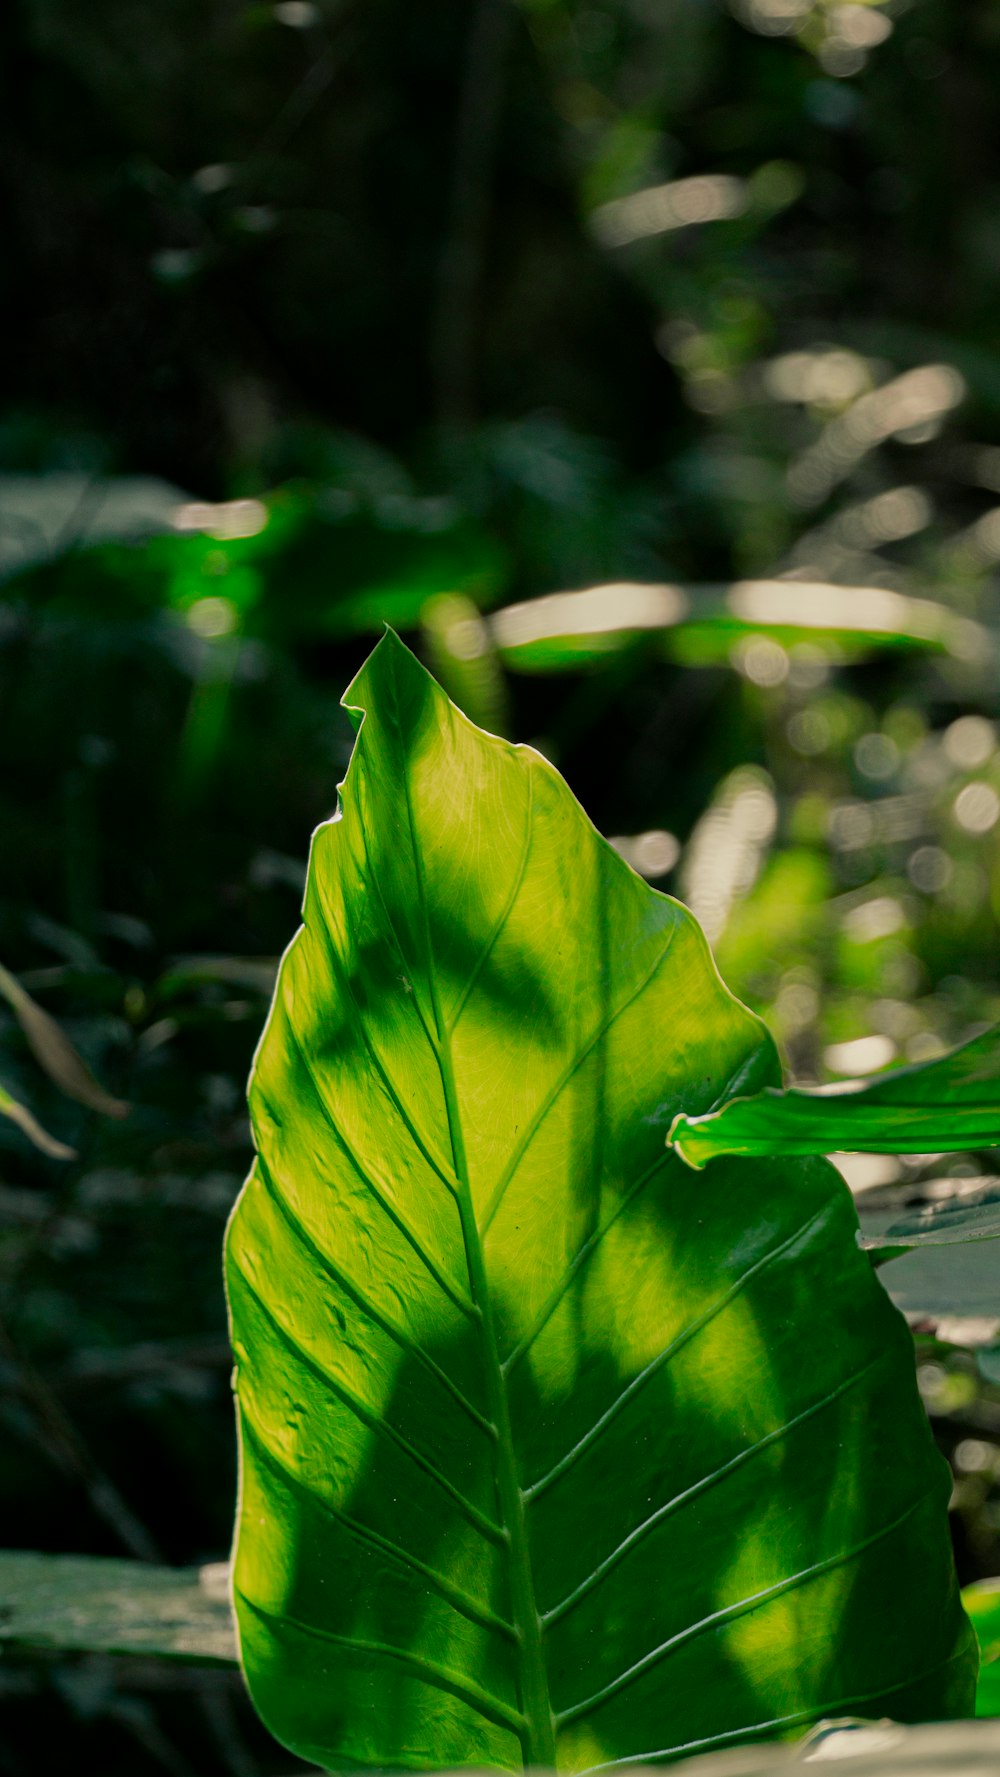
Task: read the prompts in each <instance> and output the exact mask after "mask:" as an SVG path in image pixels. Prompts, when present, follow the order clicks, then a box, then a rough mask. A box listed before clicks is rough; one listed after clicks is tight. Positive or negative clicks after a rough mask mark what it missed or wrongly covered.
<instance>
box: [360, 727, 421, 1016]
mask: <svg viewBox="0 0 1000 1777" xmlns="http://www.w3.org/2000/svg"><path fill="white" fill-rule="evenodd" d="M363 738H364V730H362V739H363ZM359 814H360V811H359ZM358 825H359V827H360V829H361V843H362V846H363V847H364V853H365V867H366V869H367V872H368V881H369V882H370V884H371V886H372V890H373V892H374V895H375V899H376V900H377V902H378V904H379V906H380V907H381V909H382V914H383V917H384V919H385V924H386V930H387V931H388V933H389V936H390V938H391V939H392V942H393V944H394V945H395V947H396V955H397V956H398V957H399V960H400V962H401V963H402V965H403V972H404V974H405V976H406V979H407V980H408V981H409V983H410V986H411V988H412V997H413V1004H414V1006H415V1007H416V1010H417V1017H418V1018H419V1019H420V1022H421V1024H422V1025H423V1027H424V1034H425V1035H426V1037H427V1041H428V1042H429V1043H430V1046H431V1048H432V1049H433V1048H435V1047H436V1043H437V1036H436V1033H435V1032H434V1031H433V1030H432V1029H431V1026H430V1024H429V1023H428V1020H427V1014H426V1012H425V1011H424V1008H423V1006H422V1005H421V1004H420V995H419V994H418V992H417V984H416V982H415V981H414V980H413V978H412V977H413V968H412V966H411V964H410V963H409V962H408V961H407V957H406V952H405V950H404V949H403V945H402V942H401V940H400V936H399V933H398V932H397V930H396V922H395V920H394V919H393V917H392V914H391V913H390V912H389V905H388V902H387V901H386V898H385V896H384V894H383V893H382V884H381V882H380V880H379V875H378V871H377V870H376V869H375V867H374V865H373V863H372V855H371V851H370V849H369V845H368V824H367V822H366V821H365V820H364V819H363V818H359V821H358Z"/></svg>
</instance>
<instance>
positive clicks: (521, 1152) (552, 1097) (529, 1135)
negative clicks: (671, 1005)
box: [480, 920, 677, 1236]
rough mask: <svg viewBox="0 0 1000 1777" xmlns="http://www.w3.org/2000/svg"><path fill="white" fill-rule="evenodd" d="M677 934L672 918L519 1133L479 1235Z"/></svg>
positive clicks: (658, 966)
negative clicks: (646, 961) (637, 977)
mask: <svg viewBox="0 0 1000 1777" xmlns="http://www.w3.org/2000/svg"><path fill="white" fill-rule="evenodd" d="M676 934H677V923H676V920H675V922H674V924H673V925H672V926H671V928H670V934H669V936H668V938H667V942H666V944H665V945H664V947H663V949H662V950H661V951H660V953H659V955H658V956H657V958H656V961H655V962H654V963H653V966H652V968H651V969H650V970H649V971H648V973H647V974H645V975H644V976H643V978H642V980H641V981H640V983H639V985H638V987H636V988H635V989H634V990H633V992H632V993H630V994H629V995H628V997H627V998H626V999H624V1000H623V1001H622V1003H621V1005H620V1006H616V1007H615V1008H614V1011H612V1012H609V1013H608V1015H607V1017H606V1018H603V1019H602V1020H601V1023H600V1025H599V1026H598V1028H597V1029H596V1030H595V1031H594V1032H593V1034H592V1035H591V1036H590V1037H588V1039H587V1041H586V1043H585V1044H584V1045H583V1047H582V1049H579V1050H578V1051H577V1053H576V1055H575V1056H574V1057H573V1060H572V1061H571V1062H570V1064H569V1066H568V1067H566V1068H565V1069H564V1070H563V1073H562V1074H561V1075H560V1077H559V1079H558V1080H557V1081H556V1083H555V1085H554V1086H553V1087H552V1088H551V1090H550V1091H549V1093H548V1094H547V1095H546V1097H545V1098H544V1099H543V1100H542V1103H541V1104H540V1105H539V1107H538V1110H537V1111H536V1112H535V1115H534V1116H533V1118H532V1119H531V1122H530V1123H529V1124H528V1127H527V1129H526V1130H525V1132H524V1135H523V1136H522V1138H521V1140H520V1141H519V1142H518V1144H517V1146H516V1147H515V1149H514V1151H513V1153H512V1154H511V1157H510V1160H509V1161H508V1163H507V1165H506V1167H505V1168H504V1171H503V1173H502V1174H501V1176H500V1179H499V1181H498V1183H497V1185H496V1187H495V1189H494V1192H493V1196H492V1197H491V1199H490V1201H489V1204H488V1205H487V1209H486V1214H485V1215H484V1217H483V1220H482V1223H481V1225H480V1234H482V1235H484V1236H485V1234H486V1233H487V1231H488V1230H489V1228H490V1225H491V1223H492V1221H493V1218H494V1216H495V1215H496V1213H497V1210H498V1209H499V1208H500V1205H501V1203H502V1202H503V1199H504V1196H505V1194H506V1191H507V1187H508V1185H509V1184H510V1182H511V1180H512V1178H513V1177H514V1174H515V1173H516V1172H517V1169H518V1167H519V1166H520V1164H521V1161H522V1160H523V1159H524V1156H525V1154H526V1153H527V1151H528V1148H529V1147H530V1145H531V1143H532V1142H533V1141H534V1139H535V1136H536V1135H537V1134H538V1131H539V1129H540V1128H541V1126H542V1124H543V1123H544V1121H545V1119H546V1117H547V1116H548V1114H549V1112H550V1111H551V1110H552V1108H553V1106H554V1105H555V1104H556V1103H557V1102H558V1100H559V1098H560V1097H561V1095H562V1093H563V1092H564V1091H565V1089H566V1087H567V1086H568V1085H569V1082H570V1081H571V1080H572V1078H573V1076H574V1074H576V1073H578V1072H579V1070H580V1068H581V1067H582V1066H583V1064H584V1062H585V1061H586V1059H587V1057H588V1055H590V1054H592V1053H593V1051H594V1049H596V1047H597V1045H598V1043H599V1042H600V1041H601V1039H602V1037H606V1036H607V1034H608V1031H609V1030H610V1029H611V1026H612V1025H613V1024H614V1023H615V1021H616V1020H617V1019H618V1018H621V1017H622V1016H623V1014H624V1013H625V1012H627V1011H628V1009H629V1007H630V1006H633V1005H634V1004H635V1002H636V1000H637V999H638V998H639V997H640V995H641V994H643V993H645V991H646V988H647V987H648V986H649V984H650V982H651V981H652V980H653V977H654V976H655V975H656V974H658V972H659V970H660V969H661V968H662V966H663V964H664V962H665V961H666V958H667V955H668V952H669V950H670V947H671V945H672V944H673V941H674V938H675V937H676Z"/></svg>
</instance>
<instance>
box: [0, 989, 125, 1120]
mask: <svg viewBox="0 0 1000 1777" xmlns="http://www.w3.org/2000/svg"><path fill="white" fill-rule="evenodd" d="M0 996H2V997H3V998H4V999H5V1000H6V1001H7V1004H8V1006H9V1007H10V1009H11V1011H12V1012H13V1014H14V1017H15V1018H16V1019H17V1022H18V1024H19V1025H20V1026H21V1029H22V1030H23V1032H24V1034H25V1036H26V1038H27V1040H28V1045H29V1047H30V1049H31V1053H32V1054H33V1055H34V1057H35V1060H36V1061H37V1062H38V1064H39V1066H40V1067H42V1068H44V1070H45V1072H46V1073H47V1074H48V1076H49V1079H50V1080H53V1081H54V1082H55V1084H56V1085H57V1086H58V1087H59V1089H60V1091H62V1092H65V1094H66V1096H67V1098H73V1099H75V1100H76V1102H77V1104H83V1105H86V1106H87V1109H88V1110H91V1111H99V1112H100V1113H101V1115H102V1117H127V1116H128V1110H129V1107H128V1105H127V1104H125V1103H124V1101H123V1100H122V1099H120V1098H113V1097H112V1096H111V1094H110V1092H105V1090H104V1087H103V1086H102V1085H101V1084H100V1083H99V1081H97V1080H95V1079H94V1076H93V1074H92V1073H91V1071H90V1069H89V1067H88V1066H87V1064H86V1062H85V1061H84V1060H83V1058H82V1056H81V1055H79V1054H78V1053H77V1051H76V1050H75V1049H74V1047H73V1045H72V1043H71V1042H70V1040H69V1038H68V1037H67V1035H66V1033H65V1032H64V1031H63V1030H62V1029H61V1028H60V1026H59V1025H58V1024H57V1023H56V1021H55V1019H54V1018H52V1017H50V1015H49V1013H48V1012H44V1011H43V1010H42V1008H41V1006H40V1005H38V1003H37V1001H36V1000H33V999H32V997H31V995H30V993H28V992H27V990H26V989H25V988H24V987H22V986H21V983H20V981H18V980H17V978H16V977H15V976H14V975H12V974H11V973H10V971H9V970H8V969H5V968H4V967H3V966H2V964H0ZM10 1114H11V1113H10V1112H9V1111H8V1113H7V1115H8V1116H9V1115H10ZM32 1120H33V1119H32ZM36 1128H37V1125H36ZM32 1140H35V1137H34V1136H32ZM38 1145H41V1144H38ZM56 1145H57V1146H59V1145H61V1144H59V1143H57V1144H56Z"/></svg>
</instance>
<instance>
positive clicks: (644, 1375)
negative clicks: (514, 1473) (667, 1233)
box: [524, 1203, 830, 1500]
mask: <svg viewBox="0 0 1000 1777" xmlns="http://www.w3.org/2000/svg"><path fill="white" fill-rule="evenodd" d="M829 1211H830V1205H829V1204H827V1203H824V1204H822V1205H821V1207H820V1208H819V1209H818V1210H817V1211H816V1214H815V1215H814V1216H810V1218H809V1220H808V1221H807V1222H803V1223H802V1225H801V1226H800V1227H798V1228H796V1229H795V1230H794V1232H793V1233H791V1234H789V1235H788V1237H787V1238H786V1239H785V1240H782V1241H781V1242H780V1244H779V1245H778V1246H775V1247H772V1248H771V1250H770V1252H767V1253H764V1254H763V1256H762V1257H761V1258H759V1259H757V1260H756V1261H755V1262H754V1264H752V1265H750V1266H749V1267H748V1269H747V1270H746V1271H744V1272H743V1273H742V1275H741V1276H740V1277H738V1278H737V1279H736V1282H735V1283H733V1284H731V1285H730V1287H729V1289H728V1290H726V1292H725V1294H724V1295H722V1296H719V1297H718V1298H717V1300H716V1301H714V1302H712V1303H710V1304H709V1306H708V1307H707V1308H706V1309H705V1310H704V1312H703V1313H702V1314H700V1315H698V1317H697V1319H696V1320H693V1321H692V1322H691V1323H690V1325H689V1326H686V1327H685V1328H684V1331H683V1332H682V1333H678V1335H677V1337H676V1339H672V1340H671V1341H670V1344H669V1345H666V1346H664V1348H663V1350H662V1351H661V1352H659V1353H658V1355H657V1356H656V1357H654V1358H653V1359H652V1361H651V1362H650V1363H648V1364H647V1365H646V1367H645V1369H644V1370H640V1372H639V1374H638V1376H633V1378H632V1380H631V1382H630V1383H629V1384H628V1386H627V1387H626V1388H623V1389H622V1392H621V1394H620V1395H619V1396H618V1399H617V1400H616V1401H613V1402H612V1404H611V1406H610V1407H608V1409H607V1411H606V1412H604V1413H602V1414H601V1417H600V1418H599V1419H598V1420H596V1421H595V1423H594V1424H593V1425H592V1426H591V1427H590V1430H589V1431H588V1432H586V1433H585V1434H584V1436H583V1437H582V1438H581V1439H580V1441H579V1443H577V1444H574V1446H573V1448H572V1450H568V1451H567V1452H566V1455H565V1456H563V1457H562V1458H561V1459H560V1461H559V1462H557V1463H556V1464H555V1465H554V1466H553V1467H552V1468H550V1469H549V1471H548V1473H547V1474H544V1475H542V1476H541V1478H540V1479H539V1480H537V1481H534V1482H533V1483H532V1484H531V1486H530V1487H526V1488H525V1490H524V1496H525V1498H526V1499H528V1500H532V1499H537V1498H538V1496H539V1495H540V1494H542V1493H546V1492H547V1491H548V1489H549V1488H550V1487H551V1486H552V1485H553V1484H554V1482H556V1481H558V1480H561V1479H562V1477H563V1476H564V1475H566V1474H567V1473H568V1472H569V1470H570V1469H571V1468H573V1467H574V1466H575V1464H576V1463H577V1462H578V1461H579V1460H580V1458H581V1457H582V1456H584V1455H585V1454H586V1452H587V1451H588V1450H589V1449H590V1447H591V1445H592V1444H594V1443H596V1441H597V1439H598V1438H599V1437H601V1436H602V1434H603V1433H604V1432H605V1431H606V1430H607V1428H608V1426H609V1425H610V1424H611V1423H612V1421H613V1420H615V1419H616V1418H617V1417H618V1414H619V1413H621V1412H622V1411H623V1409H624V1408H625V1407H627V1406H628V1404H629V1402H630V1401H632V1400H633V1399H634V1398H635V1396H636V1395H637V1394H638V1393H639V1391H640V1389H642V1388H644V1387H645V1385H646V1383H647V1382H649V1381H651V1379H652V1378H653V1377H654V1376H655V1375H656V1374H657V1372H658V1371H659V1370H661V1369H662V1368H663V1365H664V1364H666V1363H669V1362H670V1359H671V1358H672V1357H675V1356H676V1355H677V1353H678V1352H679V1351H682V1350H683V1349H684V1347H685V1345H689V1344H690V1343H691V1340H692V1339H694V1338H696V1337H697V1335H698V1334H699V1333H701V1332H703V1331H704V1329H705V1328H706V1327H707V1326H709V1325H710V1324H711V1322H712V1321H713V1320H716V1319H717V1318H718V1316H719V1315H720V1314H722V1313H724V1311H725V1310H726V1309H727V1308H728V1307H729V1306H730V1304H731V1303H732V1302H734V1301H736V1299H737V1297H739V1296H741V1295H742V1294H743V1291H744V1290H745V1289H746V1288H747V1285H748V1284H749V1283H750V1282H751V1281H752V1279H753V1278H755V1277H757V1276H758V1275H759V1273H760V1272H761V1271H765V1270H766V1269H767V1268H768V1266H769V1265H773V1264H774V1263H775V1261H776V1260H777V1259H780V1258H781V1257H782V1256H783V1254H785V1253H786V1252H788V1250H789V1249H790V1248H794V1247H795V1246H796V1245H797V1244H798V1242H799V1241H800V1240H803V1239H805V1238H807V1237H808V1235H810V1234H811V1233H812V1231H813V1229H814V1228H815V1227H816V1225H817V1223H819V1222H822V1221H823V1220H824V1218H825V1217H826V1216H827V1215H828V1213H829Z"/></svg>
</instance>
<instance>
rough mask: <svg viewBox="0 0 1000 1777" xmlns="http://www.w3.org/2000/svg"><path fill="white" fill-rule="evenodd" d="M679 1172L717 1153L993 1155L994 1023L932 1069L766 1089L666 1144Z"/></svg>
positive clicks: (997, 1137)
mask: <svg viewBox="0 0 1000 1777" xmlns="http://www.w3.org/2000/svg"><path fill="white" fill-rule="evenodd" d="M669 1139H670V1141H671V1143H672V1144H673V1146H674V1147H675V1148H676V1149H677V1152H678V1153H679V1154H680V1155H681V1156H682V1157H683V1159H685V1160H686V1161H687V1162H688V1165H689V1166H696V1167H702V1166H704V1165H705V1164H706V1162H707V1161H709V1160H714V1159H715V1158H716V1157H717V1156H718V1155H719V1154H754V1155H763V1154H772V1155H774V1154H835V1153H867V1154H932V1153H933V1154H938V1153H942V1154H943V1153H950V1152H955V1151H964V1150H965V1149H969V1148H996V1147H1000V1025H994V1026H993V1027H992V1029H990V1030H987V1031H984V1032H983V1034H982V1036H978V1037H974V1038H973V1040H972V1041H971V1042H969V1043H963V1045H962V1047H961V1048H959V1049H952V1050H951V1051H950V1052H949V1053H948V1054H947V1055H941V1056H939V1057H938V1058H937V1059H936V1060H934V1061H921V1062H918V1063H916V1064H915V1065H914V1066H913V1067H900V1068H893V1069H892V1070H891V1071H890V1072H889V1073H885V1074H879V1075H878V1076H877V1077H876V1078H875V1079H873V1080H847V1081H844V1082H843V1083H838V1084H837V1085H835V1086H817V1087H815V1088H813V1089H811V1090H807V1089H806V1088H804V1087H795V1086H793V1087H790V1088H789V1089H788V1090H787V1091H784V1092H782V1091H780V1090H777V1089H776V1088H774V1087H773V1086H766V1087H765V1088H764V1089H763V1091H761V1092H759V1093H757V1094H755V1095H754V1096H752V1097H749V1096H748V1097H733V1098H732V1100H731V1101H730V1102H729V1103H728V1104H725V1105H723V1106H722V1107H721V1108H720V1109H719V1110H717V1111H712V1112H710V1113H708V1114H707V1115H705V1114H704V1113H699V1112H697V1111H694V1110H693V1108H692V1107H687V1108H686V1109H685V1111H684V1113H682V1114H681V1115H680V1116H678V1117H677V1118H676V1119H675V1121H674V1124H673V1127H672V1128H671V1130H670V1137H669Z"/></svg>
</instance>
